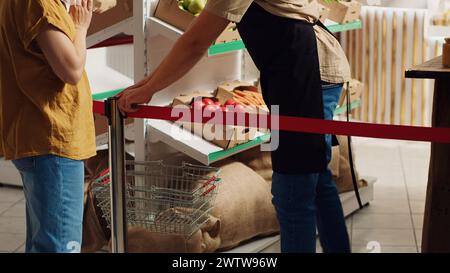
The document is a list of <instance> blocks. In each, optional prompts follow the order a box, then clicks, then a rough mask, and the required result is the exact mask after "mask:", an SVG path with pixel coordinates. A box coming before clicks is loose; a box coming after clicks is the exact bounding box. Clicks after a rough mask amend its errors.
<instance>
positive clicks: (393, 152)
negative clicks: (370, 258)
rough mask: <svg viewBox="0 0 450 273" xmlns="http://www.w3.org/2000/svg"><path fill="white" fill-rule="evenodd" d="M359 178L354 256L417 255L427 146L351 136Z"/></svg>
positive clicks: (9, 228)
mask: <svg viewBox="0 0 450 273" xmlns="http://www.w3.org/2000/svg"><path fill="white" fill-rule="evenodd" d="M354 144H355V152H356V164H357V169H358V171H359V173H360V174H362V175H367V176H374V177H377V178H378V181H377V183H376V184H375V200H374V201H373V202H371V204H370V206H368V207H366V208H364V209H363V210H361V211H359V212H357V213H356V214H354V215H353V216H351V217H349V218H348V219H347V226H348V228H349V233H350V237H351V241H352V248H353V251H354V252H413V253H415V252H419V251H420V244H421V237H422V223H423V213H424V205H425V190H426V182H427V175H428V161H429V144H425V143H412V142H402V141H388V140H382V141H381V140H373V139H362V138H355V139H354ZM24 206H25V201H24V197H23V193H22V191H21V189H18V188H9V187H0V252H23V248H24V241H25V217H24V214H25V213H24Z"/></svg>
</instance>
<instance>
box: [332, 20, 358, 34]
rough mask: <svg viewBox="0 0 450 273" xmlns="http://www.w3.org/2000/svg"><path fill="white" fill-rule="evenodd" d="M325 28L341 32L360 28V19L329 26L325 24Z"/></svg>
mask: <svg viewBox="0 0 450 273" xmlns="http://www.w3.org/2000/svg"><path fill="white" fill-rule="evenodd" d="M327 28H328V29H329V30H330V31H331V32H341V31H348V30H354V29H360V28H362V23H361V21H360V20H356V21H353V22H350V23H346V24H336V25H329V26H327Z"/></svg>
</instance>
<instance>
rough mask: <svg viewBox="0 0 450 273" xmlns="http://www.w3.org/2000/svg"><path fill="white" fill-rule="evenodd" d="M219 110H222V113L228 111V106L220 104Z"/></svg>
mask: <svg viewBox="0 0 450 273" xmlns="http://www.w3.org/2000/svg"><path fill="white" fill-rule="evenodd" d="M220 111H222V112H224V113H228V112H230V107H226V106H221V107H220Z"/></svg>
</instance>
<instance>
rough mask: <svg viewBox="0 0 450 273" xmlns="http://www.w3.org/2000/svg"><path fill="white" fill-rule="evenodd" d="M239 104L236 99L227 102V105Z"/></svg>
mask: <svg viewBox="0 0 450 273" xmlns="http://www.w3.org/2000/svg"><path fill="white" fill-rule="evenodd" d="M236 104H237V102H236V101H234V100H232V99H229V100H227V101H226V102H225V106H228V105H231V106H235V105H236Z"/></svg>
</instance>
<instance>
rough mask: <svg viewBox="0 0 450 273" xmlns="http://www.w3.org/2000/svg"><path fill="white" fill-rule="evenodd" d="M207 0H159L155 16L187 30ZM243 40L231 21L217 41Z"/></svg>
mask: <svg viewBox="0 0 450 273" xmlns="http://www.w3.org/2000/svg"><path fill="white" fill-rule="evenodd" d="M205 5H206V0H159V3H158V6H157V7H156V10H155V17H156V18H158V19H160V20H162V21H164V22H166V23H169V24H171V25H172V26H174V27H176V28H178V29H180V30H183V31H186V30H187V28H188V27H189V25H190V24H191V23H192V22H193V21H194V20H195V18H196V17H197V16H198V15H199V14H200V13H201V12H202V11H203V9H204V7H205ZM237 40H241V37H240V36H239V32H238V31H237V30H236V25H235V24H234V23H230V25H229V26H228V27H227V28H226V30H225V31H224V32H223V33H222V34H221V35H220V36H219V38H217V40H216V42H215V44H217V43H228V42H233V41H237Z"/></svg>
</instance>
